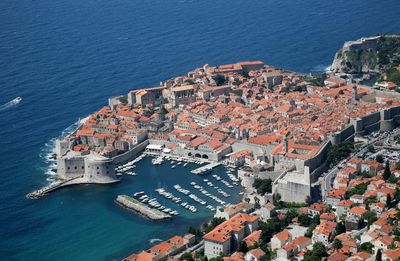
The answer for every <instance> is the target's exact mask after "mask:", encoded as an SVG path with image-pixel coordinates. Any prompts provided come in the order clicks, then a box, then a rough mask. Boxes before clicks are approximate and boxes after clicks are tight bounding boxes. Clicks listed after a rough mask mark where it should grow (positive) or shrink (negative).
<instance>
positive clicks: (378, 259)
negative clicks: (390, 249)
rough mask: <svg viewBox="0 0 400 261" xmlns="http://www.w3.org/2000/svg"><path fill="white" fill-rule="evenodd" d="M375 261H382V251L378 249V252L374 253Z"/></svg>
mask: <svg viewBox="0 0 400 261" xmlns="http://www.w3.org/2000/svg"><path fill="white" fill-rule="evenodd" d="M375 261H382V250H381V249H378V252H376V257H375Z"/></svg>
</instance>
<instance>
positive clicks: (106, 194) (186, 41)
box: [0, 0, 400, 260]
mask: <svg viewBox="0 0 400 261" xmlns="http://www.w3.org/2000/svg"><path fill="white" fill-rule="evenodd" d="M399 13H400V1H398V0H363V1H361V0H352V1H347V0H336V1H321V0H307V1H304V0H303V1H301V0H279V1H278V0H253V1H245V0H114V1H106V0H85V1H77V0H68V1H67V0H40V1H34V0H19V1H13V0H2V1H0V65H1V69H0V260H27V259H29V260H55V259H57V260H84V259H85V260H114V259H116V260H118V259H120V258H121V257H123V256H125V255H127V254H129V253H130V252H132V251H138V250H140V249H142V248H144V247H148V246H149V245H150V242H149V240H150V239H152V238H161V239H166V238H168V237H169V236H171V235H174V234H176V233H183V232H185V231H187V228H188V226H189V225H196V224H199V223H201V222H202V221H203V220H205V219H207V218H209V217H210V214H209V213H208V212H206V211H202V212H201V213H199V214H198V215H189V214H185V215H183V216H182V217H179V218H177V219H175V220H173V221H171V222H167V223H155V222H150V221H147V220H144V219H142V218H140V217H137V216H135V215H133V214H132V213H130V212H127V211H125V210H123V209H121V208H120V207H119V206H117V205H116V204H115V203H114V202H113V199H114V198H115V196H116V195H118V194H120V193H133V192H135V191H137V190H146V191H148V192H150V191H152V190H153V189H154V188H155V187H156V186H167V187H168V186H171V185H173V184H175V183H178V182H180V183H187V182H189V181H190V180H192V179H196V177H193V175H191V174H190V173H189V172H188V170H184V169H176V171H171V169H169V168H166V167H154V166H152V165H151V164H149V161H148V160H147V161H146V160H145V161H143V162H142V163H140V164H141V165H139V166H138V170H137V172H139V176H137V177H130V176H128V177H124V180H123V182H121V183H119V184H114V185H110V186H94V185H92V186H79V187H70V188H66V189H63V190H60V191H57V192H55V193H52V194H50V195H49V196H48V197H45V198H43V199H40V200H27V199H25V194H26V193H27V192H29V191H31V190H33V189H35V188H37V187H39V186H42V185H45V184H47V183H49V182H51V179H49V173H46V172H47V170H48V167H49V164H50V163H48V162H46V160H45V159H44V158H45V157H44V155H45V154H46V153H48V152H49V151H50V150H51V147H52V141H53V140H54V138H55V137H57V136H59V135H61V133H62V132H63V131H66V129H67V128H68V127H70V128H71V127H73V124H74V123H75V122H76V121H77V119H78V118H79V117H82V116H85V115H88V114H90V113H91V112H93V111H95V110H97V109H99V108H100V107H101V106H103V105H105V104H106V101H107V98H108V97H109V96H112V95H117V94H121V93H126V92H127V91H128V90H130V89H134V88H140V87H150V86H155V85H157V84H158V83H159V82H160V81H162V80H165V79H168V78H170V77H173V76H175V75H179V74H183V73H185V72H187V71H188V70H190V69H193V68H195V67H199V66H202V65H204V64H206V63H208V64H212V65H218V64H223V63H231V62H235V61H240V60H255V59H257V60H263V61H265V62H266V63H268V64H271V65H275V66H280V67H284V68H287V69H291V70H295V71H301V72H312V71H321V70H324V68H326V67H327V66H329V64H330V63H331V61H332V58H333V56H334V53H335V51H336V50H337V49H338V48H339V47H341V46H342V44H343V42H344V41H346V40H352V39H356V38H359V37H361V36H368V35H374V34H377V33H385V32H399V31H400V20H399V19H398V18H399V17H398V14H399ZM17 96H21V97H22V98H23V100H22V102H21V103H19V104H17V105H13V104H8V105H6V104H7V103H8V102H10V101H11V100H13V99H14V98H15V97H17ZM3 105H6V106H3ZM181 212H182V211H181Z"/></svg>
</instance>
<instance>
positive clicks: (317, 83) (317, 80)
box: [306, 76, 326, 87]
mask: <svg viewBox="0 0 400 261" xmlns="http://www.w3.org/2000/svg"><path fill="white" fill-rule="evenodd" d="M325 79H326V77H324V76H322V77H315V78H309V79H306V81H307V82H309V83H310V84H311V85H314V86H321V87H323V86H325V83H324V81H325Z"/></svg>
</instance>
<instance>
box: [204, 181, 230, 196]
mask: <svg viewBox="0 0 400 261" xmlns="http://www.w3.org/2000/svg"><path fill="white" fill-rule="evenodd" d="M203 181H204V183H206V184H207V186H209V187H211V188H213V189H215V190H217V192H218V193H219V194H221V195H222V196H224V197H226V198H227V197H230V195H229V193H227V192H225V191H223V190H222V189H220V188H219V187H218V186H215V185H214V183H212V182H211V181H209V180H208V179H203Z"/></svg>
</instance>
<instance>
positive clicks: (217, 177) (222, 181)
mask: <svg viewBox="0 0 400 261" xmlns="http://www.w3.org/2000/svg"><path fill="white" fill-rule="evenodd" d="M212 177H213V178H215V179H216V180H217V181H220V182H221V183H222V184H224V185H225V186H227V187H228V188H233V185H236V186H238V185H239V184H238V183H237V182H233V183H232V184H233V185H231V184H230V183H229V182H228V181H226V180H224V179H223V178H221V177H220V176H218V175H215V174H214V175H212Z"/></svg>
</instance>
